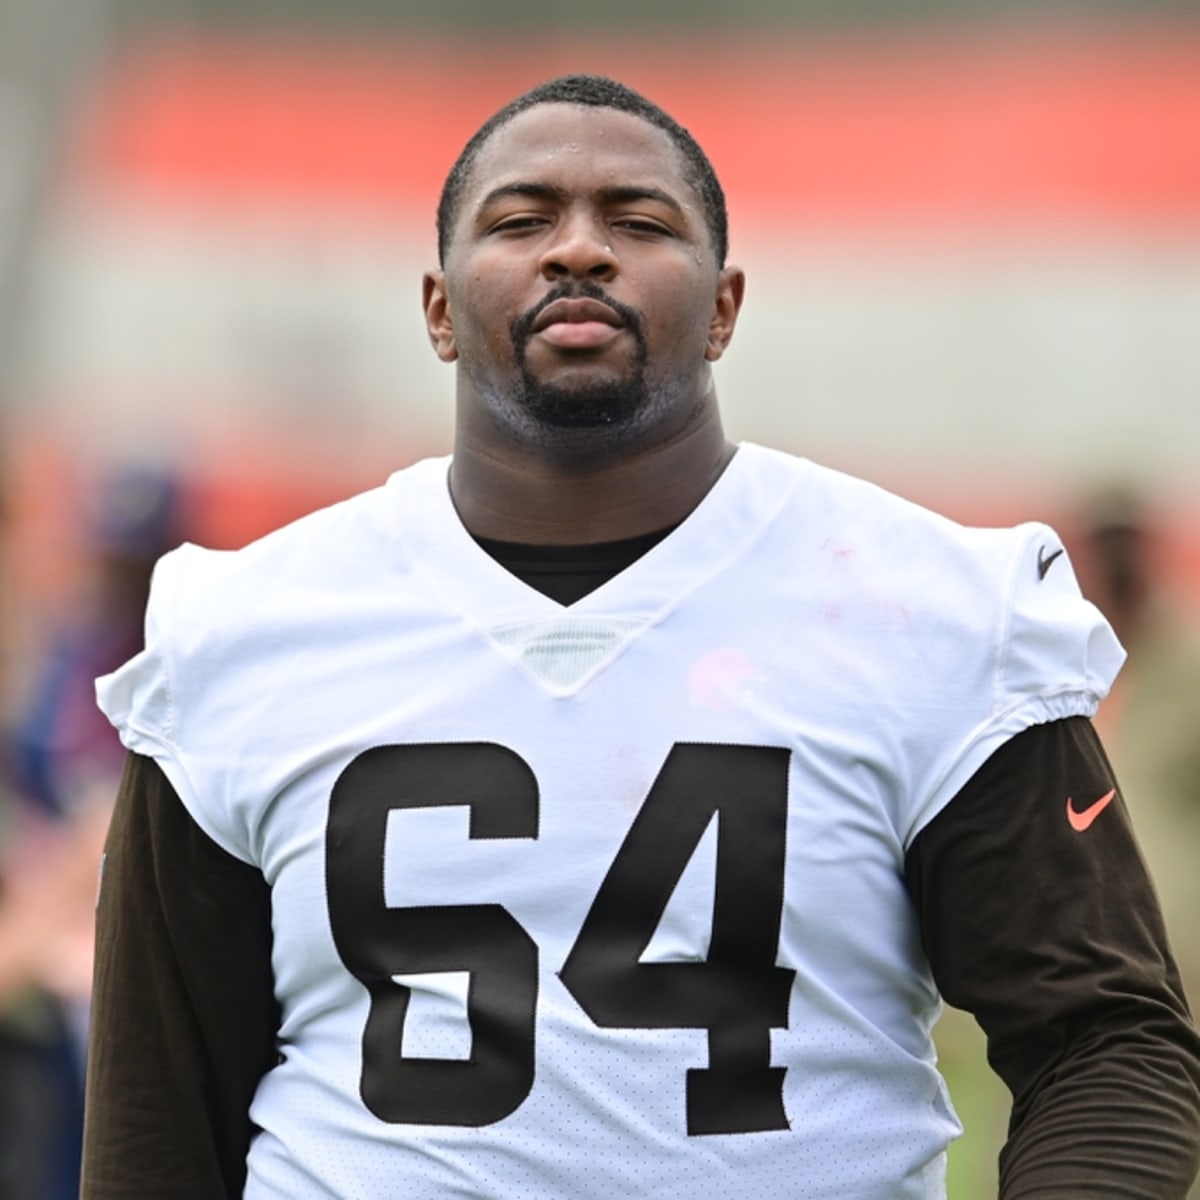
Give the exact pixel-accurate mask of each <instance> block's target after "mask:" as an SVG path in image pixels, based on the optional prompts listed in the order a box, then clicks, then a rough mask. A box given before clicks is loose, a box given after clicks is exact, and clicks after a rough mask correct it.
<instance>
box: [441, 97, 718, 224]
mask: <svg viewBox="0 0 1200 1200" xmlns="http://www.w3.org/2000/svg"><path fill="white" fill-rule="evenodd" d="M518 182H519V183H551V184H553V185H554V186H556V187H559V188H563V189H565V190H567V191H575V190H581V191H582V190H587V189H589V188H592V187H622V186H626V185H639V184H642V185H653V186H655V187H657V188H659V189H661V190H663V191H666V192H669V193H670V194H672V195H673V196H674V197H675V198H676V199H677V200H678V201H679V203H680V206H681V207H683V208H684V209H687V210H695V211H696V212H697V213H699V206H700V200H699V196H698V195H697V193H696V190H695V188H694V187H693V186H692V185H691V183H690V182H689V181H688V178H687V175H686V173H685V170H684V161H683V156H682V155H681V154H680V152H679V150H678V148H677V147H676V146H675V143H674V142H673V141H672V140H671V138H670V137H669V136H668V135H667V133H666V132H665V131H664V130H662V129H659V128H658V127H657V126H656V125H651V124H650V122H649V121H646V120H643V118H641V117H638V116H634V115H633V114H632V113H627V112H622V111H620V110H619V109H614V108H600V107H592V106H589V105H581V104H562V103H554V104H539V105H536V106H535V107H534V108H531V109H528V110H526V111H525V112H523V113H519V114H518V115H517V116H515V117H514V118H513V119H512V120H511V121H509V122H508V123H507V124H506V125H503V126H501V128H500V129H498V130H497V131H496V132H495V133H494V134H493V135H492V136H491V138H489V139H488V141H487V142H486V143H485V144H484V146H483V147H482V148H481V150H480V151H479V154H478V156H477V158H476V160H475V163H474V166H473V167H472V169H471V173H470V178H469V180H468V183H467V186H466V189H465V191H464V196H463V200H464V203H463V206H462V208H463V211H464V212H469V211H470V210H471V209H472V208H473V207H474V206H475V205H478V204H479V203H480V202H481V200H482V199H483V198H484V197H485V196H487V195H488V193H490V192H491V191H492V190H493V189H495V188H497V187H503V186H505V185H506V184H511V183H518Z"/></svg>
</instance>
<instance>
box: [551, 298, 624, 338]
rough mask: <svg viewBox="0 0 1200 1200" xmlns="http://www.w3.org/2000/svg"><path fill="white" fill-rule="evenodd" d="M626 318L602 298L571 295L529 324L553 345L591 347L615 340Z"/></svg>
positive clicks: (621, 330)
mask: <svg viewBox="0 0 1200 1200" xmlns="http://www.w3.org/2000/svg"><path fill="white" fill-rule="evenodd" d="M624 329H625V320H624V318H623V317H622V316H621V314H620V313H618V312H617V311H616V310H615V309H614V308H611V307H609V305H607V304H605V303H604V302H603V301H601V300H592V299H589V298H572V299H562V300H555V301H553V302H552V303H550V304H548V305H547V306H546V307H545V308H544V309H542V311H541V312H540V313H538V315H537V317H536V318H535V319H534V321H533V324H532V325H531V326H530V332H531V333H533V334H538V335H540V336H541V337H542V338H544V339H545V340H546V341H548V342H550V343H551V344H552V345H554V346H557V347H558V348H560V349H565V350H592V349H596V348H598V347H601V346H606V345H608V344H609V343H610V342H612V341H615V340H616V338H618V337H619V336H620V335H621V333H622V332H623V330H624Z"/></svg>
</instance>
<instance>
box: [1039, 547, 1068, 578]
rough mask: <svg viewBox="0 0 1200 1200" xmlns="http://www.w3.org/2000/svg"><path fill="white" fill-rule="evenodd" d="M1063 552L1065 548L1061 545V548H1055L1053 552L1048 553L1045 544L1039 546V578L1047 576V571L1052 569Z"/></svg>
mask: <svg viewBox="0 0 1200 1200" xmlns="http://www.w3.org/2000/svg"><path fill="white" fill-rule="evenodd" d="M1062 552H1063V548H1062V547H1061V546H1059V548H1058V549H1057V550H1055V551H1054V553H1053V554H1047V553H1046V547H1045V545H1041V546H1039V547H1038V558H1037V571H1038V578H1039V579H1045V578H1046V572H1047V571H1048V570H1050V568H1051V567H1052V566H1054V560H1055V559H1056V558H1058V556H1059V555H1060V554H1061V553H1062Z"/></svg>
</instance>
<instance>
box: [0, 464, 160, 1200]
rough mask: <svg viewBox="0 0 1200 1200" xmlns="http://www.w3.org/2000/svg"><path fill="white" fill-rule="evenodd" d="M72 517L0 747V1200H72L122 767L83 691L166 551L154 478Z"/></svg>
mask: <svg viewBox="0 0 1200 1200" xmlns="http://www.w3.org/2000/svg"><path fill="white" fill-rule="evenodd" d="M82 509H83V511H81V512H80V514H79V522H80V526H81V528H82V530H83V536H82V545H81V554H82V561H81V563H80V564H79V572H78V577H79V579H80V581H81V590H80V591H79V593H78V594H75V595H72V596H71V597H70V602H69V603H68V604H67V605H65V608H64V610H65V613H66V617H65V618H64V619H60V620H58V621H56V622H54V623H53V625H52V628H51V629H50V631H49V633H48V635H47V637H46V641H45V644H44V647H43V649H42V650H41V652H40V654H39V655H38V658H37V660H36V661H35V663H34V664H33V667H32V669H31V671H30V678H29V680H28V683H27V685H26V687H25V688H24V689H23V694H22V695H21V696H20V697H18V698H17V701H16V703H15V706H14V709H13V715H11V716H10V718H9V722H8V728H7V729H6V730H5V738H4V759H3V762H4V772H3V786H4V789H5V805H4V808H5V812H4V828H3V840H2V856H0V889H2V890H0V1200H73V1198H74V1197H77V1196H78V1190H79V1156H80V1143H81V1138H82V1113H83V1079H84V1053H85V1046H86V1025H87V1010H88V1002H89V996H90V987H91V969H92V951H93V937H94V906H95V895H96V887H97V872H98V868H99V864H100V856H101V849H102V844H103V838H104V833H105V830H106V829H107V826H108V820H109V814H110V811H111V802H112V797H113V795H114V793H115V789H116V782H117V779H118V778H119V775H120V770H121V762H122V758H123V750H122V747H121V745H120V742H119V740H118V739H116V738H115V737H114V736H113V731H112V728H111V726H109V725H108V723H107V722H105V721H103V720H99V721H98V720H97V719H96V716H97V714H96V708H95V683H94V681H95V678H96V676H97V675H98V674H103V673H104V672H105V671H107V670H111V669H112V667H113V666H114V665H115V664H118V663H120V662H122V661H123V660H124V659H125V658H127V657H128V656H129V654H130V653H136V651H137V649H138V648H139V647H140V646H141V643H142V616H143V610H144V607H145V603H146V597H147V594H148V590H149V582H150V572H151V570H152V567H153V564H154V562H155V561H156V560H157V558H158V557H159V556H160V555H161V554H163V553H164V552H165V551H166V550H168V549H169V548H171V547H172V546H173V545H174V544H175V543H176V541H177V540H178V537H177V529H178V517H179V502H178V494H177V489H176V487H175V485H174V483H173V481H172V480H171V479H170V478H169V477H167V476H165V475H164V474H163V473H161V472H159V471H157V470H153V469H148V468H143V467H140V466H138V467H129V468H124V467H122V468H116V469H113V470H111V471H110V472H108V473H106V474H105V476H104V477H103V478H102V479H101V480H100V481H99V483H98V485H97V486H96V488H95V489H94V490H91V489H89V490H88V491H87V493H86V500H85V503H84V504H83V506H82Z"/></svg>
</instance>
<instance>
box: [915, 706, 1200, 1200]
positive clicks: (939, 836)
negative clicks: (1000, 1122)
mask: <svg viewBox="0 0 1200 1200" xmlns="http://www.w3.org/2000/svg"><path fill="white" fill-rule="evenodd" d="M1114 788H1116V783H1115V780H1114V778H1113V775H1112V770H1111V768H1110V766H1109V764H1108V761H1107V759H1106V757H1105V754H1104V751H1103V749H1102V747H1101V746H1100V743H1099V740H1098V739H1097V737H1096V735H1095V732H1094V731H1093V729H1092V726H1091V724H1090V723H1089V722H1088V721H1086V720H1085V719H1083V718H1072V719H1069V720H1064V721H1055V722H1051V723H1050V724H1047V725H1040V726H1035V727H1033V728H1031V729H1028V730H1026V731H1025V732H1023V733H1021V734H1019V735H1018V736H1017V737H1014V738H1013V739H1012V740H1011V741H1010V742H1008V743H1007V744H1006V745H1004V746H1003V747H1001V749H1000V750H998V751H997V752H996V753H995V754H994V755H993V756H992V758H991V759H989V760H988V762H987V763H985V764H984V766H983V767H982V768H981V769H980V770H979V772H978V773H977V774H976V775H975V776H974V777H973V778H972V779H971V781H970V782H969V783H968V784H967V786H966V787H964V788H963V790H962V791H961V792H960V793H959V794H958V795H957V796H956V797H955V799H954V800H953V801H952V802H951V803H950V804H949V805H948V806H947V807H946V808H945V809H944V810H943V811H942V812H941V813H940V814H939V815H938V816H937V817H935V818H934V820H933V821H931V822H930V823H929V825H928V826H927V827H926V828H925V829H924V830H922V831H921V833H920V834H919V835H918V837H917V839H916V840H915V842H914V844H913V846H912V848H911V850H910V852H909V854H908V859H907V863H906V878H907V881H908V886H909V890H910V892H911V894H912V896H913V900H914V903H915V904H916V907H917V912H918V915H919V919H920V922H921V928H922V935H923V938H924V941H925V948H926V952H927V954H928V956H929V960H930V963H931V965H932V968H933V972H934V976H935V978H936V980H937V983H938V986H939V988H940V989H941V991H942V994H943V996H944V997H945V999H946V1001H947V1002H948V1003H949V1004H952V1005H954V1006H955V1007H957V1008H962V1009H966V1010H967V1011H969V1012H971V1013H973V1014H974V1016H975V1018H976V1020H977V1021H978V1022H979V1024H980V1026H981V1027H982V1029H983V1031H984V1033H985V1034H986V1035H987V1039H988V1060H989V1062H990V1063H991V1065H992V1067H993V1068H994V1069H995V1071H996V1072H997V1073H998V1074H999V1075H1000V1077H1001V1078H1002V1079H1003V1080H1004V1082H1005V1083H1006V1084H1007V1086H1008V1088H1009V1090H1010V1091H1011V1092H1012V1095H1013V1108H1012V1118H1011V1121H1010V1124H1009V1137H1008V1141H1007V1143H1006V1145H1005V1147H1004V1149H1003V1150H1002V1152H1001V1155H1000V1195H1001V1197H1002V1198H1003V1200H1032V1198H1034V1197H1042V1198H1048V1197H1054V1198H1055V1200H1069V1198H1074V1197H1085V1196H1086V1197H1089V1198H1090V1200H1101V1198H1103V1197H1114V1198H1115V1197H1122V1198H1123V1200H1131V1198H1135V1197H1144V1198H1145V1200H1181V1198H1182V1197H1183V1196H1184V1195H1185V1194H1186V1192H1187V1188H1188V1184H1189V1183H1190V1182H1191V1181H1192V1179H1193V1178H1194V1176H1195V1172H1196V1166H1197V1157H1198V1155H1200V1039H1198V1037H1197V1034H1196V1029H1195V1027H1194V1025H1193V1024H1192V1021H1191V1019H1190V1017H1189V1015H1188V1010H1187V1005H1186V1002H1185V1000H1184V997H1183V991H1182V987H1181V985H1180V981H1179V973H1178V971H1177V969H1176V967H1175V963H1174V961H1173V960H1172V958H1171V953H1170V950H1169V948H1168V946H1167V941H1166V935H1165V932H1164V929H1163V924H1162V919H1161V916H1160V914H1159V909H1158V902H1157V900H1156V898H1155V895H1154V891H1153V887H1152V885H1151V882H1150V880H1149V877H1148V875H1147V873H1146V868H1145V865H1144V863H1143V861H1142V858H1141V856H1140V854H1139V852H1138V849H1137V846H1136V843H1135V841H1134V837H1133V832H1132V829H1131V826H1130V821H1129V816H1128V813H1127V811H1126V808H1125V805H1124V802H1123V800H1122V798H1121V796H1120V794H1119V792H1118V793H1117V794H1116V795H1114V797H1113V798H1112V800H1111V801H1109V802H1108V803H1106V804H1097V802H1098V801H1100V800H1102V799H1103V798H1104V797H1105V796H1106V795H1107V794H1108V793H1109V791H1110V790H1111V789H1114ZM1068 797H1070V798H1071V802H1072V807H1073V809H1074V810H1075V811H1076V812H1085V813H1087V812H1088V810H1089V809H1090V808H1091V806H1093V805H1096V807H1095V808H1094V809H1093V810H1092V811H1091V812H1090V813H1089V814H1088V815H1090V816H1091V817H1092V820H1091V821H1090V823H1088V822H1087V821H1086V818H1085V819H1084V820H1077V821H1076V825H1084V824H1086V825H1087V827H1086V828H1078V829H1077V828H1073V827H1072V823H1071V822H1070V821H1069V820H1068V815H1067V803H1068Z"/></svg>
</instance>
